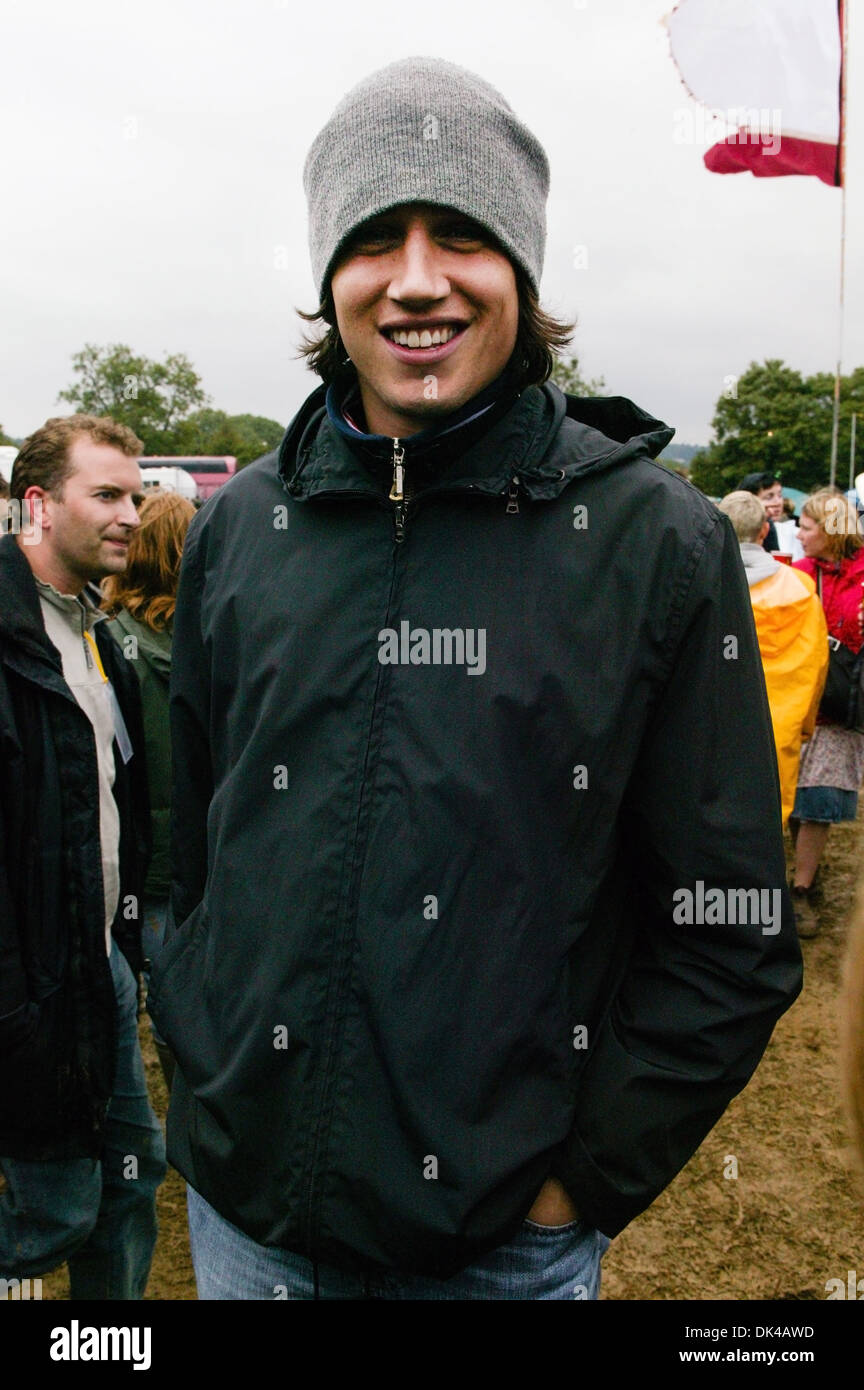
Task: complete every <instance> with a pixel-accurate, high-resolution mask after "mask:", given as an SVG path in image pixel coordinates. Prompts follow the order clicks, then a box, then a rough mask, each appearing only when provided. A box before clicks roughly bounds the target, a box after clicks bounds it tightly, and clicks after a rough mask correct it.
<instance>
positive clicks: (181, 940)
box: [147, 902, 210, 1082]
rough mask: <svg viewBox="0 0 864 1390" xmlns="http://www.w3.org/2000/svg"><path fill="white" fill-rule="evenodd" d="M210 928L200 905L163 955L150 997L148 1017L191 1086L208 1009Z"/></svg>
mask: <svg viewBox="0 0 864 1390" xmlns="http://www.w3.org/2000/svg"><path fill="white" fill-rule="evenodd" d="M209 926H210V919H209V916H208V914H207V912H206V910H205V908H204V904H203V902H201V903H199V904H198V906H197V907H196V908H195V909H194V910H193V911H192V912H191V913H190V915H189V916H188V917H187V918H186V921H185V922H183V924H182V925H181V926H180V927H179V928H178V930H177V931H176V932H175V933H174V935H173V936H171V937H170V938H169V939H168V941H167V942H166V944H165V945H164V946H163V948H162V950H161V951H160V953H159V958H158V960H157V961H156V964H155V965H154V967H153V971H152V973H151V976H150V989H149V993H148V997H147V1011H148V1013H149V1014H150V1016H151V1018H152V1019H153V1021H154V1023H155V1024H156V1027H157V1029H158V1031H159V1033H160V1034H161V1035H162V1037H163V1039H164V1040H165V1042H166V1043H167V1044H168V1046H169V1047H170V1048H171V1051H172V1052H173V1053H174V1056H175V1058H176V1059H177V1064H178V1066H179V1067H180V1069H181V1071H183V1072H184V1074H185V1076H186V1079H187V1081H190V1082H191V1081H192V1080H193V1078H194V1076H195V1075H196V1074H197V1073H198V1072H199V1071H200V1067H196V1066H195V1058H196V1055H197V1053H198V1048H197V1047H196V1038H197V1037H198V1035H199V1034H200V1032H201V1028H202V1024H203V1014H204V1011H205V1009H206V1003H205V1001H204V998H203V993H204V991H203V983H204V982H203V980H202V969H203V966H202V952H201V947H202V945H203V944H204V942H205V941H206V939H207V932H208V930H209Z"/></svg>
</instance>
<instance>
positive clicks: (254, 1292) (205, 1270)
mask: <svg viewBox="0 0 864 1390" xmlns="http://www.w3.org/2000/svg"><path fill="white" fill-rule="evenodd" d="M186 1192H187V1199H188V1206H189V1239H190V1243H191V1246H192V1262H193V1264H194V1266H195V1282H196V1283H197V1285H198V1297H199V1298H200V1299H290V1300H295V1299H313V1298H316V1297H317V1298H322V1299H345V1298H381V1299H459V1300H461V1299H472V1298H477V1299H486V1300H491V1299H541V1298H545V1299H568V1300H569V1299H574V1298H575V1299H593V1298H597V1297H598V1295H599V1293H600V1260H601V1258H602V1256H603V1254H604V1253H605V1251H606V1249H607V1248H608V1246H609V1240H608V1238H607V1237H606V1236H604V1235H602V1234H601V1232H600V1231H596V1230H594V1229H593V1227H590V1226H586V1225H584V1223H583V1222H581V1221H571V1222H569V1224H568V1225H566V1226H537V1225H535V1223H534V1222H533V1221H524V1222H523V1223H522V1227H521V1229H520V1230H519V1232H518V1233H517V1235H515V1236H513V1237H512V1239H511V1240H510V1241H508V1242H507V1244H506V1245H500V1246H498V1248H497V1249H496V1250H493V1251H491V1253H489V1254H487V1255H484V1256H483V1258H482V1259H481V1260H479V1261H478V1262H477V1263H476V1264H473V1265H470V1266H469V1267H468V1268H467V1269H463V1270H462V1271H461V1272H460V1273H459V1274H454V1276H453V1278H452V1279H433V1278H431V1277H429V1276H427V1275H423V1274H397V1273H395V1272H393V1273H390V1272H384V1273H382V1272H380V1271H378V1272H375V1273H370V1274H368V1275H364V1274H346V1273H345V1272H344V1271H342V1270H338V1269H333V1268H332V1267H331V1266H329V1265H318V1267H317V1271H316V1269H315V1267H314V1266H313V1264H312V1262H311V1260H307V1259H305V1258H304V1257H303V1256H302V1255H294V1254H292V1253H291V1251H290V1250H281V1249H276V1248H275V1247H273V1246H267V1245H258V1244H257V1242H256V1241H254V1240H252V1239H250V1237H249V1236H247V1235H244V1233H243V1232H242V1231H239V1230H238V1229H237V1227H236V1226H232V1225H231V1223H230V1222H229V1221H226V1220H225V1218H224V1217H222V1216H220V1215H219V1213H218V1212H216V1211H214V1210H213V1208H212V1207H211V1206H210V1205H209V1203H207V1202H205V1200H204V1198H203V1197H202V1196H201V1195H200V1194H199V1193H198V1192H196V1191H195V1190H194V1188H191V1187H187V1189H186ZM316 1273H317V1280H316Z"/></svg>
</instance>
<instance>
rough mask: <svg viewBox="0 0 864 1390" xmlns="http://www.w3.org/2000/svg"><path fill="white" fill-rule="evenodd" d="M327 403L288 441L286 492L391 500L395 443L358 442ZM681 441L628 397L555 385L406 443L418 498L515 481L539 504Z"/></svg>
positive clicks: (283, 451)
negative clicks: (581, 477) (594, 474)
mask: <svg viewBox="0 0 864 1390" xmlns="http://www.w3.org/2000/svg"><path fill="white" fill-rule="evenodd" d="M326 397H327V388H326V387H324V386H321V387H319V388H318V389H317V390H316V391H313V392H312V394H311V395H310V396H309V398H308V399H307V400H306V401H305V402H304V404H303V406H302V407H301V409H300V410H299V412H298V413H297V415H296V416H295V418H294V420H293V421H292V423H291V425H290V426H289V428H288V430H287V432H286V434H285V438H284V439H283V441H282V445H281V447H280V449H279V453H278V469H279V476H280V478H281V480H282V483H283V486H284V487H285V489H286V491H287V492H288V493H289V494H290V495H291V496H292V497H295V498H297V499H298V500H303V499H306V498H312V497H315V496H321V495H326V494H339V493H355V494H356V493H369V494H372V495H377V496H379V497H380V496H381V495H382V493H383V494H384V495H385V496H386V492H387V489H388V488H389V486H390V477H391V472H392V464H391V460H392V457H393V448H394V441H393V439H391V438H388V437H387V436H384V435H359V434H358V437H357V439H356V440H355V439H354V438H352V437H351V433H350V431H349V430H348V429H347V428H341V427H337V426H336V425H335V424H334V423H333V420H332V418H331V416H330V414H328V410H327V402H326ZM331 399H332V398H331ZM475 399H476V398H475ZM505 400H506V398H505ZM460 414H461V412H460ZM674 433H675V431H674V430H673V429H671V428H670V427H669V426H668V425H665V424H664V423H663V422H662V421H661V420H657V419H655V418H654V417H653V416H651V415H648V414H647V413H646V412H645V411H643V410H641V409H640V408H639V407H638V406H637V405H634V404H633V402H632V401H629V400H627V399H626V397H623V396H609V397H579V396H565V395H564V393H563V392H562V391H560V390H559V389H558V387H557V386H555V385H554V384H553V383H552V382H546V383H545V384H544V385H543V386H542V387H538V386H530V387H528V388H527V389H526V390H525V391H523V392H522V393H521V395H519V396H518V397H516V398H515V399H512V400H506V408H505V409H504V410H503V411H500V410H496V406H495V405H493V406H492V407H491V408H490V409H489V410H488V412H486V413H485V414H483V415H481V416H480V417H479V419H478V418H471V417H470V415H469V418H468V420H467V421H466V422H465V423H464V424H462V425H460V426H459V427H457V428H455V429H452V430H450V429H446V428H442V429H441V430H438V431H423V435H422V436H413V437H410V436H409V437H408V438H407V439H405V440H400V444H401V446H402V447H403V448H404V451H405V454H404V464H405V469H406V475H407V476H409V477H410V478H411V480H412V496H417V495H419V494H420V493H421V492H422V493H425V492H432V491H439V490H447V491H451V490H458V491H462V490H464V491H472V492H474V493H486V494H490V495H499V494H501V493H504V492H506V491H507V490H508V488H509V487H510V486H511V484H512V483H513V481H514V479H515V480H518V484H519V490H520V491H521V492H522V493H523V494H524V495H525V496H528V497H531V498H534V499H537V500H539V499H546V498H551V497H556V496H558V494H559V493H560V492H561V491H562V490H563V488H564V487H565V486H566V485H567V483H568V482H569V481H570V480H571V479H572V478H573V477H575V476H576V475H577V474H579V473H583V472H587V471H589V470H590V471H594V470H596V469H599V468H607V467H613V466H617V465H618V464H621V463H624V462H626V461H627V460H629V459H632V458H634V457H635V456H637V455H641V456H643V457H644V455H645V454H648V455H649V456H650V457H651V458H656V456H657V455H658V454H659V453H660V451H661V450H662V449H663V448H664V447H665V446H666V445H667V444H668V443H669V441H670V439H671V438H672V436H673V435H674ZM559 446H563V447H559Z"/></svg>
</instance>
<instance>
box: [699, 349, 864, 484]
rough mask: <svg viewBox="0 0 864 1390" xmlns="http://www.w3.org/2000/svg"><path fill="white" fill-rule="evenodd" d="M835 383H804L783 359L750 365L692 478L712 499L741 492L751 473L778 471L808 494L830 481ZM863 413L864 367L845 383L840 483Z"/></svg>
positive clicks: (731, 385) (824, 379)
mask: <svg viewBox="0 0 864 1390" xmlns="http://www.w3.org/2000/svg"><path fill="white" fill-rule="evenodd" d="M833 406H834V378H833V376H832V375H831V374H830V373H828V372H817V373H815V374H814V375H813V376H809V377H805V376H802V374H801V373H800V372H798V371H795V370H794V369H793V368H792V367H787V366H786V364H785V363H784V362H783V361H782V360H781V359H779V358H770V359H768V360H767V361H765V362H762V363H757V362H751V363H750V365H749V367H748V368H747V370H746V371H745V372H744V373H742V375H741V376H740V377H738V378H737V379H736V378H734V377H732V378H730V380H729V382H728V385H727V387H726V389H725V390H724V392H723V394H722V395H721V396H720V398H719V400H718V402H717V405H716V408H715V412H714V418H713V420H712V422H711V423H712V428H713V430H714V435H715V438H714V442H713V443H712V444H711V445H710V446H709V447H708V449H707V450H706V451H705V452H704V453H701V454H697V455H696V457H695V458H694V459H693V462H692V465H691V468H690V479H691V481H692V482H694V483H695V484H696V486H697V487H699V488H701V489H702V491H703V492H706V493H708V494H709V495H711V496H715V497H721V496H723V495H724V493H727V492H730V491H731V490H732V489H733V488H735V487H737V485H738V483H739V482H740V481H741V478H742V477H743V476H744V475H745V474H746V473H756V472H763V471H764V472H767V471H769V470H770V471H772V472H774V473H776V474H778V475H779V476H780V477H782V480H783V482H784V483H786V484H788V485H789V486H790V487H799V488H802V489H803V490H804V491H805V492H809V491H812V490H813V489H815V488H818V487H822V486H824V485H825V484H827V482H828V478H829V472H830V458H831V427H832V418H833ZM853 411H857V413H858V414H859V416H861V415H864V367H856V368H855V370H854V371H853V372H852V373H851V374H850V375H849V376H845V377H842V378H841V382H840V431H839V439H838V462H837V481H838V483H839V484H840V486H841V487H842V486H844V485H845V482H846V480H847V477H848V466H849V465H848V460H849V446H850V429H851V416H852V412H853Z"/></svg>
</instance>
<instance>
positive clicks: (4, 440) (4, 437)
mask: <svg viewBox="0 0 864 1390" xmlns="http://www.w3.org/2000/svg"><path fill="white" fill-rule="evenodd" d="M4 444H6V445H12V446H13V447H17V440H15V439H10V438H9V436H8V434H7V433H6V431H5V430H4V428H3V426H2V425H0V447H2V446H3V445H4Z"/></svg>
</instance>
